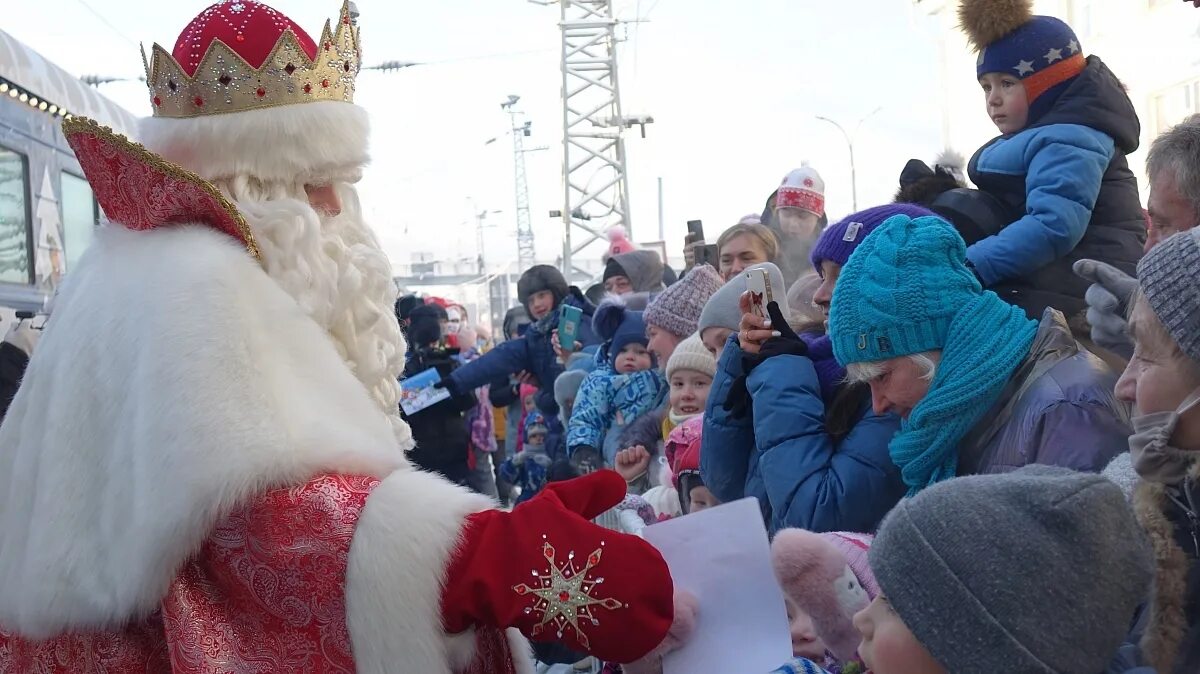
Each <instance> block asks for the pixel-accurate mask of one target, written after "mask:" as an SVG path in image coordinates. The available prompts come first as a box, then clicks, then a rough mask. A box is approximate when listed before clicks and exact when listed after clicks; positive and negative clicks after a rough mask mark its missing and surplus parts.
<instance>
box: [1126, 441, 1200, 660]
mask: <svg viewBox="0 0 1200 674" xmlns="http://www.w3.org/2000/svg"><path fill="white" fill-rule="evenodd" d="M1188 485H1189V488H1190V489H1191V491H1192V500H1193V501H1195V502H1197V503H1200V457H1198V459H1197V461H1195V462H1194V463H1193V464H1192V467H1191V469H1190V470H1189V471H1188ZM1185 502H1186V497H1185ZM1133 507H1134V513H1135V514H1136V515H1137V518H1138V522H1139V523H1141V525H1142V528H1144V529H1145V530H1146V533H1147V535H1148V537H1149V539H1150V545H1151V547H1152V549H1153V550H1154V563H1155V572H1154V587H1153V590H1152V592H1151V601H1150V607H1149V611H1150V618H1149V622H1148V624H1147V626H1146V631H1145V632H1144V633H1143V635H1142V639H1141V650H1142V655H1143V657H1144V658H1145V660H1146V661H1147V662H1148V663H1149V664H1151V665H1153V666H1154V668H1155V671H1158V672H1161V673H1162V674H1185V673H1186V672H1194V671H1196V669H1195V667H1196V666H1197V664H1200V652H1197V650H1198V647H1200V624H1192V625H1189V624H1188V619H1187V612H1188V607H1189V606H1192V605H1195V604H1196V603H1197V602H1200V586H1198V585H1197V584H1196V583H1195V582H1189V577H1195V574H1196V570H1195V569H1194V568H1193V567H1194V566H1195V565H1196V564H1200V562H1197V561H1195V560H1194V558H1191V557H1190V556H1189V553H1188V552H1185V548H1184V547H1183V544H1182V542H1183V541H1186V544H1188V545H1193V544H1194V543H1193V539H1192V534H1191V532H1190V531H1188V526H1189V525H1188V518H1187V516H1186V515H1185V514H1184V513H1181V512H1174V513H1173V511H1178V510H1179V506H1177V505H1176V504H1175V503H1174V502H1173V501H1172V500H1171V499H1170V498H1169V496H1168V488H1167V487H1166V486H1164V485H1161V484H1157V483H1152V482H1147V481H1145V480H1140V481H1139V482H1138V485H1137V487H1136V488H1135V489H1134V494H1133ZM1194 552H1196V551H1193V553H1194Z"/></svg>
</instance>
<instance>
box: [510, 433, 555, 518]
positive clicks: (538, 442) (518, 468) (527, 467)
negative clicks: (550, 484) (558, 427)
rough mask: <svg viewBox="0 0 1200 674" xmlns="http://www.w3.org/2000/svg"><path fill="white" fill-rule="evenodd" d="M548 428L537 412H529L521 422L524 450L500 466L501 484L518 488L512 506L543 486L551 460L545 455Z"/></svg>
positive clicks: (522, 501) (530, 496) (526, 498)
mask: <svg viewBox="0 0 1200 674" xmlns="http://www.w3.org/2000/svg"><path fill="white" fill-rule="evenodd" d="M548 433H549V428H548V427H547V425H546V418H545V417H543V416H542V415H541V413H540V412H533V413H531V414H530V415H529V417H528V418H527V419H526V420H525V443H524V445H525V448H524V449H523V450H521V453H520V454H517V455H516V456H514V457H511V458H509V459H507V460H505V462H504V463H502V464H500V476H501V477H502V478H503V479H504V481H505V482H508V483H509V484H512V485H514V486H517V487H520V488H521V495H520V496H518V497H517V499H516V504H517V505H520V504H521V503H524V502H526V501H528V500H529V499H531V498H533V497H534V496H535V495H537V493H538V492H540V491H541V490H542V487H544V486H546V481H547V480H546V476H547V472H548V471H549V469H550V463H551V459H550V456H549V455H548V454H547V453H546V435H547V434H548Z"/></svg>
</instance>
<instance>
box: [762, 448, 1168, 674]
mask: <svg viewBox="0 0 1200 674" xmlns="http://www.w3.org/2000/svg"><path fill="white" fill-rule="evenodd" d="M981 523H986V524H985V525H984V529H981V528H980V526H981ZM870 564H871V570H872V572H874V574H875V579H876V581H877V582H878V584H879V588H880V591H881V593H880V594H879V595H878V596H876V597H875V599H874V600H873V601H872V602H871V604H870V605H869V606H867V608H866V609H864V610H862V611H860V612H859V613H858V614H857V615H855V616H854V626H855V627H856V628H857V629H858V631H859V632H860V633H861V634H862V642H861V644H860V645H859V649H858V650H859V654H860V655H861V656H862V659H863V661H864V663H865V664H866V665H867V667H868V668H869V669H870V671H871V672H873V673H874V674H905V673H909V672H914V673H915V672H920V673H921V674H944V673H946V672H995V671H1005V672H1068V673H1072V674H1095V673H1097V672H1102V671H1105V668H1106V667H1107V666H1108V665H1109V662H1110V659H1111V658H1112V656H1113V654H1114V653H1115V652H1116V651H1117V649H1118V647H1119V646H1120V644H1121V641H1122V638H1123V637H1124V636H1125V632H1126V630H1127V629H1128V627H1129V624H1130V622H1131V621H1132V618H1133V616H1134V613H1135V611H1136V610H1137V607H1138V604H1139V603H1140V602H1141V601H1142V600H1143V599H1144V598H1145V595H1146V591H1147V590H1148V589H1149V586H1150V579H1151V568H1152V565H1151V559H1150V553H1149V549H1148V546H1147V545H1146V541H1145V537H1144V536H1143V535H1142V533H1141V531H1139V529H1138V525H1137V522H1136V521H1135V520H1134V516H1133V512H1132V511H1131V510H1130V508H1129V507H1128V506H1127V505H1126V503H1125V497H1124V495H1123V494H1122V493H1121V490H1120V488H1118V487H1117V486H1116V485H1115V484H1113V483H1111V482H1109V481H1108V480H1106V479H1104V478H1103V477H1100V476H1099V475H1093V474H1087V473H1077V472H1074V471H1072V470H1069V469H1065V468H1059V467H1053V466H1040V465H1031V466H1026V467H1024V468H1021V469H1019V470H1016V471H1014V472H1011V473H1004V474H995V475H975V476H968V477H961V478H957V479H953V480H948V481H946V482H940V483H938V484H935V485H933V486H931V487H929V488H928V489H925V490H923V491H921V492H920V493H919V494H917V495H916V496H914V497H912V498H909V499H906V500H904V501H901V502H900V504H899V505H897V506H896V508H895V509H894V510H893V511H892V512H891V513H890V514H889V515H888V516H887V518H886V519H885V520H884V522H883V525H882V526H881V527H880V529H879V534H878V535H877V536H876V537H875V541H874V543H873V544H872V545H871V551H870ZM1038 607H1044V608H1046V609H1047V610H1038ZM1054 609H1059V610H1054ZM792 667H793V668H792V670H791V671H795V672H821V671H823V670H821V669H820V668H819V667H817V666H816V665H815V664H813V663H811V662H806V663H804V664H803V666H799V665H795V664H794V665H793V666H792ZM777 671H780V672H786V671H789V670H787V669H782V670H777Z"/></svg>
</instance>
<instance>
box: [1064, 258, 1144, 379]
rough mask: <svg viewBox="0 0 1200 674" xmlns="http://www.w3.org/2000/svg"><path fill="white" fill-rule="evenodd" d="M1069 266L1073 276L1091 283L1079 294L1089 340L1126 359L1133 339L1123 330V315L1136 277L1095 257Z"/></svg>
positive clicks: (1127, 307) (1135, 284)
mask: <svg viewBox="0 0 1200 674" xmlns="http://www.w3.org/2000/svg"><path fill="white" fill-rule="evenodd" d="M1072 269H1073V270H1074V271H1075V275H1076V276H1078V277H1080V278H1082V279H1083V280H1085V281H1090V282H1091V283H1092V285H1090V286H1088V289H1087V292H1086V293H1085V294H1084V296H1083V298H1084V301H1086V302H1087V305H1088V309H1087V321H1088V324H1089V325H1091V333H1092V341H1094V342H1096V343H1097V344H1099V345H1100V346H1102V347H1104V348H1106V349H1108V350H1109V351H1112V352H1114V353H1116V354H1118V355H1121V356H1123V357H1124V358H1126V359H1128V358H1129V357H1130V356H1132V355H1133V341H1132V340H1131V339H1130V338H1129V335H1128V333H1127V332H1126V327H1127V323H1126V320H1125V317H1126V315H1127V312H1128V311H1129V301H1130V299H1131V298H1132V297H1133V293H1134V291H1135V290H1137V279H1135V278H1133V277H1132V276H1129V275H1128V274H1126V273H1124V272H1122V271H1121V270H1119V269H1117V268H1116V267H1113V266H1112V265H1109V264H1105V263H1103V262H1099V261H1097V260H1078V261H1076V262H1075V264H1074V266H1073V267H1072Z"/></svg>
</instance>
